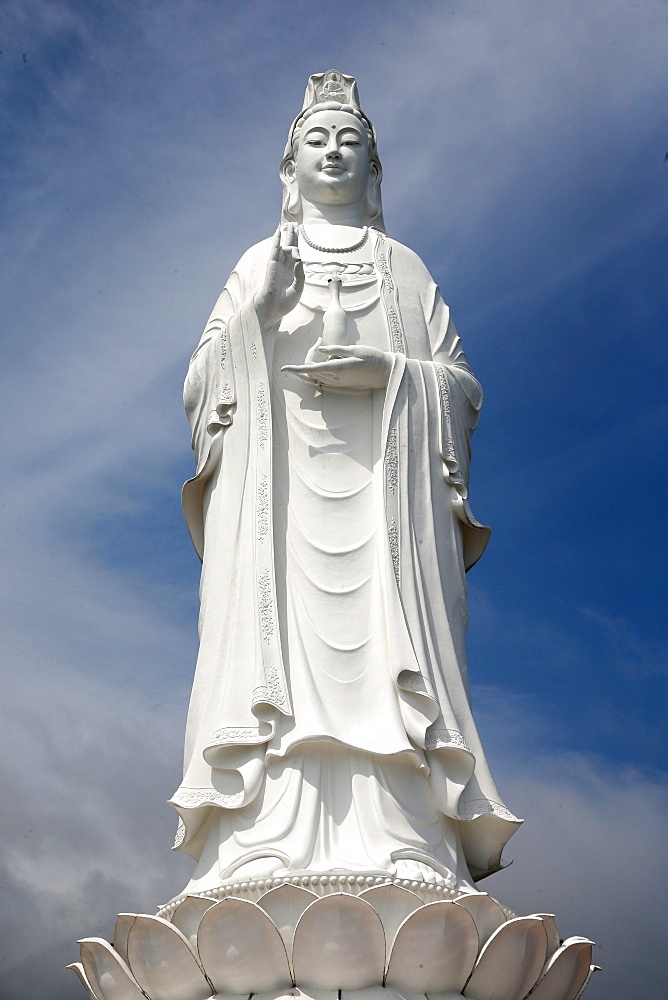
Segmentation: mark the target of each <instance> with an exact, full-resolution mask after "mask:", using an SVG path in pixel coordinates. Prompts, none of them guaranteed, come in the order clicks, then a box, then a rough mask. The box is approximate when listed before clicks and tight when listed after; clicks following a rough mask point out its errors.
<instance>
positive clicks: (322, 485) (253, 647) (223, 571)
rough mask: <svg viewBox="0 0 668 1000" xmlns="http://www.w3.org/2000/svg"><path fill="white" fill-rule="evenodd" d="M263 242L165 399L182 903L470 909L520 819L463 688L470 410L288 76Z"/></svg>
mask: <svg viewBox="0 0 668 1000" xmlns="http://www.w3.org/2000/svg"><path fill="white" fill-rule="evenodd" d="M281 180H282V183H283V186H284V192H285V193H284V200H283V221H282V224H281V226H280V227H279V230H278V231H277V232H276V234H275V235H274V237H273V238H272V239H269V240H265V241H264V242H262V243H260V244H258V245H257V246H254V247H252V248H251V249H250V250H249V251H248V252H247V253H245V254H244V256H243V257H242V258H241V260H240V261H239V264H238V265H237V267H236V269H235V270H234V272H233V273H232V275H231V277H230V279H229V281H228V283H227V285H226V286H225V288H224V290H223V292H222V294H221V296H220V298H219V300H218V302H217V304H216V306H215V308H214V310H213V313H212V315H211V318H210V320H209V322H208V324H207V326H206V329H205V331H204V335H203V337H202V339H201V341H200V344H199V346H198V348H197V350H196V351H195V354H194V355H193V358H192V361H191V364H190V368H189V372H188V377H187V380H186V386H185V402H186V409H187V412H188V417H189V419H190V422H191V426H192V435H193V448H194V450H195V455H196V459H197V474H196V476H195V478H194V479H192V480H190V482H188V483H187V484H186V487H185V489H184V510H185V514H186V519H187V522H188V526H189V529H190V532H191V535H192V538H193V542H194V544H195V548H196V549H197V551H198V553H199V555H200V557H201V559H202V564H203V565H202V582H201V616H200V651H199V659H198V663H197V671H196V675H195V680H194V686H193V692H192V699H191V703H190V711H189V717H188V726H187V734H186V746H185V772H184V778H183V782H182V784H181V786H180V788H179V789H178V790H177V792H176V794H175V795H174V798H173V799H172V804H173V805H174V806H175V808H176V809H177V810H178V812H179V815H180V817H181V823H180V825H179V833H178V835H177V844H176V846H177V847H178V848H179V849H181V850H183V851H185V852H187V853H189V854H191V855H192V856H193V857H194V858H195V859H196V860H197V861H198V862H199V864H198V867H197V870H196V872H195V874H194V876H193V879H192V881H191V882H190V883H189V885H188V886H187V887H186V891H187V892H190V893H198V892H199V893H201V892H204V891H207V890H215V889H216V888H217V887H220V886H223V885H226V884H229V883H230V882H231V881H232V880H234V881H239V880H240V879H242V878H243V879H267V880H271V879H274V878H277V877H278V878H280V877H281V876H282V877H285V876H292V875H295V876H297V875H303V874H305V873H309V874H316V875H317V874H320V873H332V872H334V873H341V872H350V873H363V874H372V875H378V874H381V875H386V876H390V877H391V878H392V879H406V878H409V879H415V880H417V881H418V882H421V883H436V884H438V885H440V886H442V887H444V888H449V889H451V890H453V891H464V892H466V891H471V892H473V891H474V887H473V883H474V880H477V879H479V878H481V877H483V876H484V875H487V874H489V873H491V872H493V871H496V870H497V869H498V868H499V867H500V865H501V852H502V849H503V846H504V844H505V843H506V841H507V840H508V838H509V837H510V836H511V835H512V833H513V832H514V831H515V830H516V829H517V827H518V825H519V822H520V821H519V820H518V819H517V818H516V817H515V816H513V814H512V813H510V812H509V811H508V810H507V809H506V808H505V806H504V805H503V804H502V803H501V802H500V800H499V796H498V793H497V791H496V789H495V786H494V783H493V781H492V778H491V775H490V773H489V770H488V767H487V763H486V760H485V756H484V753H483V750H482V747H481V744H480V740H479V738H478V735H477V732H476V728H475V724H474V721H473V717H472V714H471V707H470V703H469V690H468V681H467V671H466V656H465V632H466V621H467V610H466V582H465V570H466V569H468V568H469V567H470V566H471V565H473V563H475V562H476V560H477V559H478V558H479V557H480V555H481V554H482V552H483V550H484V548H485V544H486V542H487V539H488V535H489V531H488V529H487V528H485V527H483V526H482V525H480V524H479V523H478V522H477V521H476V520H475V519H474V518H473V515H472V514H471V511H470V508H469V505H468V500H467V483H468V466H469V455H470V438H471V434H472V432H473V430H474V428H475V426H476V423H477V421H478V414H479V409H480V404H481V400H482V393H481V389H480V385H479V384H478V382H477V381H476V379H475V378H474V376H473V375H472V373H471V371H470V369H469V367H468V365H467V362H466V357H465V355H464V352H463V351H462V348H461V344H460V340H459V337H458V335H457V332H456V330H455V328H454V325H453V323H452V321H451V320H450V315H449V311H448V307H447V306H446V305H445V303H444V302H443V300H442V298H441V295H440V292H439V290H438V288H437V287H436V285H435V284H434V282H433V280H432V278H431V277H430V275H429V273H428V272H427V270H426V269H425V267H424V265H423V264H422V262H421V261H420V260H419V258H418V257H417V256H416V255H415V254H414V253H413V252H412V251H411V250H409V249H407V248H406V247H404V246H402V245H401V244H399V243H396V242H395V241H394V240H392V239H390V238H389V237H388V236H387V235H386V234H385V231H384V225H383V218H382V210H381V202H380V182H381V166H380V161H379V159H378V153H377V150H376V138H375V133H374V130H373V127H372V125H371V123H370V122H369V120H368V118H367V117H366V116H365V115H364V114H363V113H362V112H361V110H360V108H359V102H358V97H357V88H356V84H355V81H354V80H353V79H352V78H351V77H347V76H343V75H342V74H340V73H337V72H335V71H330V72H328V73H325V74H318V75H316V76H313V77H311V78H310V80H309V85H308V89H307V92H306V100H305V103H304V109H303V111H302V113H301V114H300V115H299V116H298V118H297V119H296V121H295V122H294V124H293V126H292V128H291V130H290V134H289V138H288V144H287V148H286V152H285V156H284V158H283V162H282V164H281Z"/></svg>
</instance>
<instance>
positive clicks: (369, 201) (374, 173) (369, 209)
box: [364, 163, 382, 223]
mask: <svg viewBox="0 0 668 1000" xmlns="http://www.w3.org/2000/svg"><path fill="white" fill-rule="evenodd" d="M381 176H382V175H381V172H380V169H379V167H378V164H377V163H372V164H371V168H370V170H369V180H368V182H367V186H366V194H365V199H364V200H365V209H366V213H367V216H368V220H369V223H372V222H373V221H374V219H377V218H378V216H379V215H380V214H381V212H382V203H381V200H380V181H381Z"/></svg>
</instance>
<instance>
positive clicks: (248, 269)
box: [234, 236, 272, 282]
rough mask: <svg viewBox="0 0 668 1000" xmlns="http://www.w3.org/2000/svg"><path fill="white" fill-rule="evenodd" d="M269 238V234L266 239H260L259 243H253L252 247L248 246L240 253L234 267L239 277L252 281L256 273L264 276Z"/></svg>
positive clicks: (270, 238)
mask: <svg viewBox="0 0 668 1000" xmlns="http://www.w3.org/2000/svg"><path fill="white" fill-rule="evenodd" d="M271 240H272V237H271V236H269V237H268V238H267V239H266V240H260V242H259V243H255V244H254V245H253V246H252V247H249V248H248V250H246V252H245V253H244V254H242V256H241V257H240V258H239V262H238V263H237V265H236V267H235V268H234V270H235V272H236V273H237V274H238V275H239V277H240V278H242V279H245V280H246V281H248V280H250V281H251V282H253V281H254V279H256V278H257V276H258V275H259V276H261V277H263V276H264V270H265V268H266V266H267V258H268V256H269V247H270V246H271Z"/></svg>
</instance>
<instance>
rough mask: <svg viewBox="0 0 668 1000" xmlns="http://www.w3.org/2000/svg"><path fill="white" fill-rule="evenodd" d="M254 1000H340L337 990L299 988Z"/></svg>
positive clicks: (223, 999)
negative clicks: (306, 990) (306, 991)
mask: <svg viewBox="0 0 668 1000" xmlns="http://www.w3.org/2000/svg"><path fill="white" fill-rule="evenodd" d="M270 891H271V890H270ZM211 1000H218V998H217V997H212V998H211ZM220 1000H230V998H229V997H225V998H222V997H221V998H220ZM252 1000H339V994H338V991H337V990H309V991H308V993H305V992H304V991H303V990H300V989H298V987H297V986H292V987H291V988H290V989H289V990H287V991H286V992H285V993H283V994H281V993H277V992H276V991H275V990H274V991H271V992H269V993H254V994H253V997H252ZM383 1000H390V998H389V997H384V998H383Z"/></svg>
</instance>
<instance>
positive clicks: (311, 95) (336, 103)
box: [280, 69, 385, 231]
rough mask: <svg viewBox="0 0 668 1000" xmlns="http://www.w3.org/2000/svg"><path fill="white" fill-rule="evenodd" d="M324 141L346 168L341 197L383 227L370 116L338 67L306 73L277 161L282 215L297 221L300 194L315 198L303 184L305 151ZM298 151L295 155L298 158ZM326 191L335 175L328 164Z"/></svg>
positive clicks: (368, 222) (366, 220)
mask: <svg viewBox="0 0 668 1000" xmlns="http://www.w3.org/2000/svg"><path fill="white" fill-rule="evenodd" d="M323 144H324V145H328V146H329V147H330V148H331V150H332V153H333V158H335V155H334V150H335V149H336V148H338V150H339V154H340V155H342V156H343V157H344V158H345V160H346V163H347V164H349V167H350V169H349V170H348V171H346V176H345V178H342V182H341V183H343V182H344V181H345V188H346V191H345V194H342V196H343V197H347V198H348V199H352V198H354V199H356V200H359V202H360V207H361V208H362V215H363V219H364V223H365V225H368V226H373V227H374V228H375V229H380V230H381V231H384V229H385V226H384V222H383V209H382V204H381V198H380V182H381V179H382V176H383V170H382V167H381V164H380V159H379V158H378V150H377V148H376V133H375V130H374V127H373V125H372V124H371V122H370V120H369V119H368V118H367V117H366V115H365V114H364V113H363V111H362V109H361V108H360V106H359V97H358V93H357V83H356V82H355V79H354V77H352V76H344V74H343V73H339V72H338V70H335V69H330V70H328V72H327V73H316V74H314V75H313V76H311V77H309V81H308V85H307V87H306V94H305V97H304V105H303V107H302V110H301V113H300V114H299V115H298V116H297V118H295V120H294V122H293V123H292V125H291V127H290V132H289V134H288V142H287V145H286V147H285V153H284V155H283V160H282V162H281V171H280V173H281V183H282V185H283V219H284V220H285V221H286V222H301V221H302V195H303V196H304V197H306V198H310V200H314V199H315V198H317V192H315V189H314V188H313V186H312V185H311V186H309V174H310V171H309V163H308V158H309V155H310V150H314V149H317V148H318V147H320V149H322V146H323ZM300 151H301V159H300ZM330 180H331V184H329V187H330V192H329V193H326V192H324V193H323V195H322V197H325V198H326V197H330V196H331V197H335V194H334V192H335V190H336V188H337V184H338V179H337V176H336V170H335V168H334V167H333V168H332V171H331V176H330Z"/></svg>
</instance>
